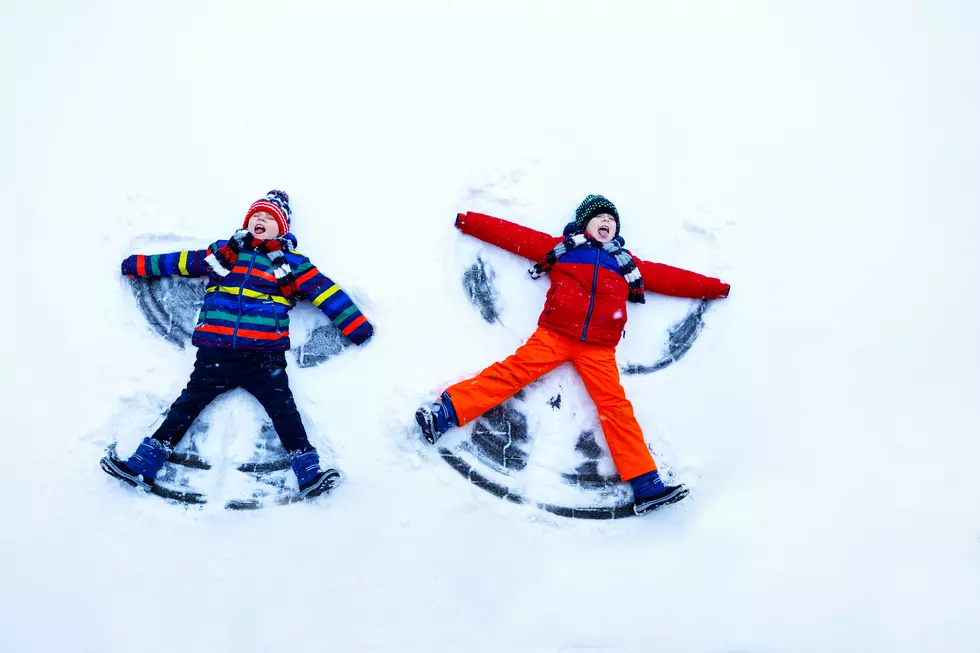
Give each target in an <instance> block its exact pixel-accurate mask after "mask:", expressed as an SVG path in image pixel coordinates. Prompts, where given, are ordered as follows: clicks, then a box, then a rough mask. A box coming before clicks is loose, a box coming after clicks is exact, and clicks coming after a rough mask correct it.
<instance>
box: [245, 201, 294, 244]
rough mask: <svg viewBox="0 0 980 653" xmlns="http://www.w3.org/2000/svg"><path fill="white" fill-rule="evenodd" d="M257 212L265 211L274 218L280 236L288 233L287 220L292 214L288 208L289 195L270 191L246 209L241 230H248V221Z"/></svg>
mask: <svg viewBox="0 0 980 653" xmlns="http://www.w3.org/2000/svg"><path fill="white" fill-rule="evenodd" d="M259 211H265V212H266V213H268V214H269V215H271V216H272V217H273V218H275V220H276V224H277V225H279V235H280V236H285V235H286V234H287V233H289V220H290V218H291V217H292V215H293V212H292V211H291V210H290V208H289V195H287V194H286V191H283V190H270V191H269V192H268V193H266V194H265V197H263V198H262V199H260V200H256V201H255V203H253V204H252V206H250V207H248V213H246V214H245V222H244V223H243V224H242V229H248V221H249V220H250V219H251V218H252V214H253V213H258V212H259Z"/></svg>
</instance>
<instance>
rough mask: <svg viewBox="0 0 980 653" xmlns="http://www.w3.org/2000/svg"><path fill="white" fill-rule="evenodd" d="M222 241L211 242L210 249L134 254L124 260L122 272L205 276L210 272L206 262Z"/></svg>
mask: <svg viewBox="0 0 980 653" xmlns="http://www.w3.org/2000/svg"><path fill="white" fill-rule="evenodd" d="M220 244H221V243H220V242H218V243H211V246H210V247H208V249H198V250H188V251H184V252H170V253H169V254H153V255H150V256H147V255H145V254H133V255H132V256H127V257H126V258H125V259H123V262H122V266H121V267H122V273H123V274H124V275H126V276H127V277H168V276H171V275H180V276H182V277H203V276H207V274H208V266H207V264H206V263H205V262H204V259H206V258H207V257H208V256H210V255H211V253H212V252H214V251H215V250H217V248H218V246H219V245H220Z"/></svg>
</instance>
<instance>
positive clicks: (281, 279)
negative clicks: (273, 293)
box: [204, 229, 297, 299]
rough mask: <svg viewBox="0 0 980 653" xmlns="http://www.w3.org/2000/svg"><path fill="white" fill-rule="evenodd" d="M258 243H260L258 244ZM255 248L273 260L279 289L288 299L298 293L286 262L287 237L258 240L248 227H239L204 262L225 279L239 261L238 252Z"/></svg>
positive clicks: (219, 276)
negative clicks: (284, 252)
mask: <svg viewBox="0 0 980 653" xmlns="http://www.w3.org/2000/svg"><path fill="white" fill-rule="evenodd" d="M256 243H258V244H256ZM243 248H244V249H253V250H255V251H256V252H258V253H259V254H264V255H265V256H268V257H269V260H270V261H272V273H273V274H274V275H275V277H276V283H278V284H279V290H280V291H281V292H282V296H283V297H285V298H286V299H292V296H293V295H295V294H296V293H297V287H296V278H295V277H294V276H293V270H292V268H290V267H289V263H287V262H286V256H285V254H283V250H285V251H287V252H288V251H289V241H288V240H287V239H285V238H276V239H274V240H257V239H256V238H255V237H254V236H252V234H250V233H249V232H248V230H247V229H239V230H238V231H236V232H235V234H234V235H233V236H232V237H231V239H229V240H228V242H227V243H225V244H224V245H222V246H221V247H219V248H218V249H217V250H216V251H214V252H213V253H211V254H209V255H208V256H207V257H206V258H205V259H204V262H205V263H206V264H207V266H208V267H209V268H210V269H211V272H213V273H214V274H215V276H217V277H218V278H219V279H224V278H225V277H227V276H228V275H229V274H231V271H232V269H233V268H234V267H235V263H237V262H238V253H239V252H241V251H242V249H243Z"/></svg>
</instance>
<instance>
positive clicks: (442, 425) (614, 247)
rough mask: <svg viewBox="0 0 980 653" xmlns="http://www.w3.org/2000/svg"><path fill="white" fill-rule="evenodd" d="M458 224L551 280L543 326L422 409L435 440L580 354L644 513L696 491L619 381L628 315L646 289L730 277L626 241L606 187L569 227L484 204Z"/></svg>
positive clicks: (420, 418)
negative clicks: (653, 258) (661, 465)
mask: <svg viewBox="0 0 980 653" xmlns="http://www.w3.org/2000/svg"><path fill="white" fill-rule="evenodd" d="M456 227H457V228H458V229H459V230H460V231H462V232H463V233H465V234H469V235H471V236H474V237H476V238H479V239H480V240H484V241H486V242H488V243H491V244H493V245H496V246H498V247H501V248H503V249H506V250H507V251H509V252H512V253H514V254H518V255H520V256H523V257H525V258H528V259H530V260H532V261H536V263H535V265H534V267H533V268H531V270H530V271H529V272H530V274H531V276H532V277H533V278H538V277H540V276H541V275H543V274H544V273H546V272H547V273H548V274H549V276H550V277H551V288H550V289H549V290H548V295H547V298H546V300H545V306H544V311H543V312H542V313H541V317H540V318H539V319H538V328H537V330H536V331H535V332H534V333H533V334H532V335H531V337H530V338H529V339H528V340H527V342H525V343H524V344H523V345H522V346H521V347H520V348H519V349H518V350H517V351H516V352H515V353H514V354H513V355H512V356H509V357H508V358H506V359H504V360H503V361H501V362H499V363H494V364H493V365H491V366H490V367H488V368H486V369H485V370H483V371H482V372H480V373H479V374H478V375H476V376H475V377H473V378H471V379H468V380H466V381H462V382H460V383H457V384H456V385H454V386H452V387H450V388H448V389H447V390H446V391H445V392H443V393H442V398H441V400H440V401H438V402H436V403H435V404H433V405H432V406H431V407H430V406H423V407H422V408H420V409H419V410H418V411H417V412H416V413H415V419H416V421H417V422H418V424H419V426H420V427H421V429H422V433H423V435H424V436H425V438H426V440H428V441H429V442H430V443H433V444H434V443H435V441H436V440H438V439H439V437H440V436H442V434H443V433H445V432H446V431H447V430H448V429H449V428H451V427H453V426H463V425H464V424H467V423H469V422H471V421H472V420H474V419H475V418H477V417H479V416H480V415H482V414H483V413H485V412H486V411H488V410H490V409H491V408H493V407H494V406H497V405H498V404H500V403H502V402H503V401H505V400H506V399H508V398H510V397H512V396H514V395H515V394H516V393H517V392H518V391H519V390H520V389H521V388H523V387H524V386H526V385H528V384H529V383H531V382H532V381H534V380H536V379H538V378H540V377H541V376H543V375H545V374H547V373H548V372H550V371H551V370H553V369H555V368H556V367H558V366H559V365H561V364H562V363H565V362H568V361H571V363H572V365H574V366H575V369H576V370H577V371H578V373H579V374H580V375H581V376H582V381H583V382H584V383H585V388H586V390H588V392H589V396H590V397H592V400H593V401H594V402H595V405H596V409H597V410H598V412H599V421H600V423H601V425H602V432H603V434H604V435H605V436H606V442H607V443H608V444H609V451H610V453H611V454H612V457H613V462H614V463H615V465H616V469H617V470H618V472H619V475H620V478H622V480H623V481H629V482H630V484H631V485H632V487H633V494H634V511H635V512H636V514H642V513H645V512H649V511H650V510H653V509H655V508H658V507H660V506H663V505H667V504H668V503H673V502H675V501H680V500H681V499H683V498H684V497H685V496H687V493H688V490H687V488H686V487H684V486H683V485H676V486H668V485H664V483H663V481H662V480H661V478H660V475H659V473H658V472H657V465H656V463H654V461H653V457H652V456H651V455H650V451H649V450H648V449H647V446H646V443H645V442H644V439H643V432H642V431H641V430H640V425H639V424H638V423H637V421H636V417H635V416H634V415H633V406H632V405H631V404H630V402H629V400H628V399H627V398H626V394H625V392H624V391H623V386H622V385H621V384H620V382H619V367H618V365H617V364H616V345H617V344H618V343H619V340H620V337H621V336H622V333H623V327H624V326H625V325H626V302H627V301H630V302H633V303H637V304H642V303H644V301H645V300H644V296H643V293H644V291H646V290H650V291H653V292H658V293H661V294H664V295H673V296H675V297H692V298H701V299H718V298H722V297H727V296H728V291H729V288H730V287H729V285H728V284H726V283H722V282H721V281H720V280H719V279H716V278H712V277H705V276H702V275H700V274H696V273H694V272H688V271H686V270H681V269H679V268H674V267H670V266H668V265H663V264H662V263H648V262H647V261H643V260H641V259H639V258H636V257H634V256H633V255H632V254H631V253H630V252H629V251H628V250H627V249H625V248H624V247H623V245H624V243H625V241H624V240H623V239H622V237H620V235H619V231H620V219H619V212H618V211H617V210H616V207H615V206H614V205H613V203H612V202H610V201H609V200H608V199H606V198H605V197H603V196H601V195H589V196H588V197H586V198H585V200H583V202H582V203H581V204H580V205H579V207H578V209H576V211H575V220H574V221H573V222H571V223H569V224H568V225H567V226H566V227H565V232H564V236H563V237H555V236H549V235H547V234H544V233H541V232H539V231H535V230H533V229H529V228H527V227H522V226H520V225H517V224H514V223H512V222H507V221H506V220H501V219H500V218H494V217H491V216H489V215H483V214H481V213H460V214H459V215H457V216H456Z"/></svg>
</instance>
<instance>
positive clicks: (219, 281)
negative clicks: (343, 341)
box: [122, 234, 374, 351]
mask: <svg viewBox="0 0 980 653" xmlns="http://www.w3.org/2000/svg"><path fill="white" fill-rule="evenodd" d="M286 237H287V238H288V239H290V240H291V241H292V242H293V244H294V245H295V242H296V239H295V237H293V236H292V234H287V236H286ZM227 242H228V241H226V240H219V241H217V242H215V243H212V244H211V245H210V246H209V247H208V248H207V249H202V250H192V251H185V252H172V253H170V254H155V255H152V256H145V255H143V254H134V255H133V256H130V257H128V258H127V259H125V260H124V261H123V262H122V273H123V274H125V275H127V276H132V277H162V276H169V275H180V276H184V277H203V276H207V277H208V283H207V287H206V289H205V291H204V306H203V307H202V308H201V313H200V315H199V317H198V320H197V326H196V327H195V329H194V337H193V339H192V340H191V343H192V344H193V345H195V346H196V347H209V348H215V349H242V350H253V351H285V350H287V349H289V315H288V313H289V309H291V308H292V307H293V306H294V305H295V302H296V301H299V300H302V299H309V300H310V301H311V302H313V305H314V306H316V307H317V308H319V309H320V310H321V311H323V313H324V314H325V315H326V316H327V318H328V319H330V321H331V322H333V324H334V325H335V326H336V327H337V328H338V329H340V331H341V332H342V333H343V334H344V335H345V336H347V337H348V338H349V339H350V341H351V342H353V343H354V344H356V345H360V344H361V343H363V342H364V341H366V340H367V339H368V338H370V337H371V335H372V334H373V333H374V327H372V326H371V323H370V322H368V320H367V318H366V317H364V315H362V314H361V311H360V310H359V309H358V308H357V306H355V305H354V302H353V301H351V298H350V297H348V295H347V293H345V292H344V291H343V290H341V289H340V286H338V285H337V284H336V283H334V282H333V281H331V280H330V278H329V277H327V276H325V275H324V274H322V273H321V272H320V271H319V270H318V269H317V268H316V266H315V265H313V264H312V263H311V262H310V259H309V258H307V257H306V256H304V255H303V254H301V253H300V252H298V251H296V250H294V249H290V250H288V251H287V250H284V254H285V257H286V262H287V263H288V264H289V267H290V268H291V269H292V272H293V276H294V277H295V279H296V287H297V289H298V293H297V294H295V295H293V297H292V301H290V299H287V298H286V297H284V296H283V294H282V291H281V290H280V288H279V284H278V283H277V282H276V277H275V276H274V274H273V267H272V261H271V260H269V258H268V257H266V256H264V255H262V254H260V253H258V252H256V251H254V250H253V249H249V248H247V247H243V249H242V250H241V252H239V254H238V260H237V262H236V263H235V266H234V268H233V269H232V270H231V273H230V274H228V275H227V276H226V277H224V278H219V277H217V275H214V274H211V270H210V268H209V267H208V265H207V264H206V263H205V262H204V259H206V258H207V257H208V256H210V255H211V254H212V253H213V252H215V251H217V249H218V248H219V247H221V246H222V245H224V244H225V243H227Z"/></svg>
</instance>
